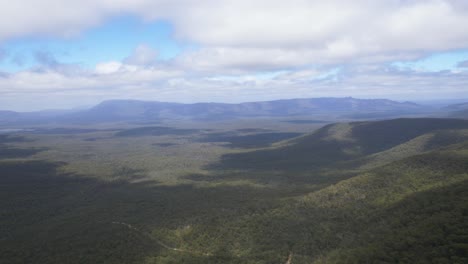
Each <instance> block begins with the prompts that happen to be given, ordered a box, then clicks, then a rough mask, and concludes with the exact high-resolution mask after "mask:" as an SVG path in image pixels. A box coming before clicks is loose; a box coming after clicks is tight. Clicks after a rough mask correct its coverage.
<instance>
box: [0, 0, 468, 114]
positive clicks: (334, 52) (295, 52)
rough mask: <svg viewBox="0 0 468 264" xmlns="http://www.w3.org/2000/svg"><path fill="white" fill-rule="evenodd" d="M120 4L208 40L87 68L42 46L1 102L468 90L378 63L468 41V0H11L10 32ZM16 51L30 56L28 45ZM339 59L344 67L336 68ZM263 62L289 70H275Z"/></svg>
mask: <svg viewBox="0 0 468 264" xmlns="http://www.w3.org/2000/svg"><path fill="white" fill-rule="evenodd" d="M45 14H47V15H45ZM120 15H136V16H138V17H140V18H142V19H144V20H149V21H152V20H166V21H168V22H169V23H171V25H172V26H173V28H174V32H173V33H174V36H175V37H176V38H178V40H180V41H186V42H189V43H193V44H195V46H197V47H199V48H198V49H197V50H194V51H193V50H191V51H184V52H183V53H182V54H180V55H179V56H178V57H177V58H175V59H173V60H171V61H169V62H164V63H162V62H158V61H156V59H157V51H155V50H153V49H152V48H151V47H149V46H147V45H144V44H142V45H140V46H138V47H136V49H135V50H134V51H133V53H132V54H130V55H129V56H128V57H127V58H126V59H124V60H122V61H107V62H101V63H98V64H97V65H96V66H95V68H94V69H88V70H87V69H83V68H80V67H78V66H76V65H64V64H61V63H60V62H57V61H56V60H55V58H54V57H51V56H49V55H47V54H36V55H37V56H36V59H38V60H41V61H42V66H43V67H42V68H41V69H40V70H39V69H30V70H26V71H22V72H18V73H12V74H8V75H0V94H1V98H0V105H2V107H3V106H8V105H13V106H14V104H12V103H11V102H15V100H16V102H19V101H21V100H23V101H24V102H25V103H24V106H25V107H26V108H27V107H34V106H33V105H34V104H30V103H26V102H32V101H34V99H33V98H44V100H36V101H35V104H36V105H37V107H38V108H43V107H44V106H45V105H46V104H49V103H55V104H59V103H60V102H61V101H60V100H59V99H63V100H65V99H66V100H68V101H73V100H75V101H77V102H86V104H89V103H96V102H98V101H100V100H103V99H108V98H135V99H149V100H150V99H154V100H167V101H181V102H195V101H232V102H238V101H252V100H268V99H278V98H287V97H316V96H350V95H351V96H356V97H390V98H408V99H411V98H412V97H415V99H417V97H418V96H420V95H422V94H425V95H427V96H432V97H440V96H449V97H450V96H457V95H463V96H468V95H467V90H466V87H468V76H467V75H468V73H467V72H466V71H460V72H451V73H431V74H426V73H423V72H419V73H418V72H398V71H395V70H392V69H386V68H382V67H381V66H379V63H382V62H393V61H395V60H411V59H415V58H418V57H420V56H424V55H427V54H430V53H431V52H438V51H450V50H454V49H460V48H467V47H468V27H466V26H465V25H468V2H467V1H463V0H405V1H402V0H381V1H368V0H355V1H349V0H329V1H318V0H289V1H284V0H281V1H280V0H268V1H267V0H256V1H251V0H237V1H231V0H197V1H195V0H132V1H131V0H93V1H91V0H82V1H70V0H69V1H66V0H16V1H5V0H0V43H1V42H2V41H5V40H9V39H13V38H18V37H27V36H35V35H44V34H46V35H53V36H59V37H73V36H75V35H77V34H80V33H82V32H83V31H84V30H86V29H88V28H91V27H96V26H99V25H100V24H102V23H104V22H105V21H108V20H110V19H112V17H115V16H120ZM15 56H16V57H15ZM0 57H1V56H0ZM9 59H10V60H16V62H17V63H18V64H21V63H23V62H22V58H21V57H19V55H15V54H9ZM116 59H117V58H116ZM23 60H24V59H23ZM336 65H344V66H343V68H344V70H343V71H340V72H339V73H336V74H333V76H329V75H327V72H329V71H330V69H333V68H335V66H336ZM45 66H47V67H45ZM461 66H462V65H461ZM261 72H280V74H274V75H272V76H269V77H268V78H266V77H265V76H261V74H260V75H259V73H261ZM43 94H44V95H43ZM67 98H68V99H67ZM47 107H49V106H47Z"/></svg>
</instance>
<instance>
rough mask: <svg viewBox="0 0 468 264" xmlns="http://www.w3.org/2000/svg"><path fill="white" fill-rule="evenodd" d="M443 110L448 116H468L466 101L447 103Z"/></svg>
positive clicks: (467, 103)
mask: <svg viewBox="0 0 468 264" xmlns="http://www.w3.org/2000/svg"><path fill="white" fill-rule="evenodd" d="M443 110H444V111H446V112H448V116H449V117H455V118H465V119H466V118H468V102H465V103H460V104H453V105H449V106H447V107H444V108H443Z"/></svg>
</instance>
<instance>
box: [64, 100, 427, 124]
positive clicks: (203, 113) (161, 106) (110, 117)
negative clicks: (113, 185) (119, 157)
mask: <svg viewBox="0 0 468 264" xmlns="http://www.w3.org/2000/svg"><path fill="white" fill-rule="evenodd" d="M424 109H426V108H425V107H423V106H420V105H417V104H414V103H410V102H404V103H401V102H395V101H391V100H386V99H355V98H313V99H289V100H276V101H266V102H250V103H240V104H225V103H195V104H179V103H165V102H148V101H136V100H113V101H105V102H102V103H101V104H99V105H97V106H95V107H93V108H91V109H89V110H87V111H81V112H78V113H75V114H74V115H73V119H75V120H77V121H125V120H158V119H165V118H181V119H223V118H240V117H262V116H263V117H286V116H300V115H313V114H339V115H346V114H350V113H414V112H419V111H422V110H424ZM70 117H71V116H70Z"/></svg>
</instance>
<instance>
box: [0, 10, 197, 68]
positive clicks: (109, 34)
mask: <svg viewBox="0 0 468 264" xmlns="http://www.w3.org/2000/svg"><path fill="white" fill-rule="evenodd" d="M172 33H173V29H172V27H171V24H170V23H168V22H164V21H154V22H144V21H142V20H141V19H138V18H137V17H132V16H124V17H117V18H114V19H112V20H110V21H107V22H106V23H104V24H103V25H100V26H98V27H95V28H91V29H88V30H85V31H83V32H81V33H80V34H79V35H77V36H72V37H68V38H57V37H52V36H35V37H27V38H16V39H11V40H8V41H5V42H4V43H3V44H2V46H1V47H2V50H3V51H4V52H5V53H6V54H7V55H6V57H5V58H4V59H3V60H2V61H1V62H0V66H1V70H2V71H6V72H10V73H12V72H17V71H21V70H26V69H28V68H31V67H34V66H36V65H37V64H38V62H37V60H36V59H35V54H36V53H37V52H46V53H49V54H51V55H53V56H54V57H55V58H56V59H57V60H58V61H60V62H62V63H73V64H79V65H82V66H84V67H88V68H93V67H94V66H95V65H96V64H98V63H100V62H103V61H112V60H123V59H124V58H125V57H127V56H129V55H130V54H131V53H132V51H133V50H134V49H135V48H136V47H137V46H138V45H140V44H146V45H148V46H150V47H151V48H153V49H155V50H157V51H158V59H160V60H168V59H172V58H174V57H176V56H177V55H178V54H179V53H180V52H181V51H182V50H183V49H187V48H189V47H188V45H187V44H184V43H181V42H178V41H176V40H175V39H174V37H173V36H172Z"/></svg>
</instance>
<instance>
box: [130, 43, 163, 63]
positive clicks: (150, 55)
mask: <svg viewBox="0 0 468 264" xmlns="http://www.w3.org/2000/svg"><path fill="white" fill-rule="evenodd" d="M157 56H158V53H157V51H156V50H154V49H152V48H151V47H150V46H148V45H146V44H140V45H138V46H137V47H136V48H135V50H134V51H133V53H132V54H130V56H128V57H127V58H125V59H124V63H127V64H131V65H150V64H152V63H155V62H156V58H157Z"/></svg>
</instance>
